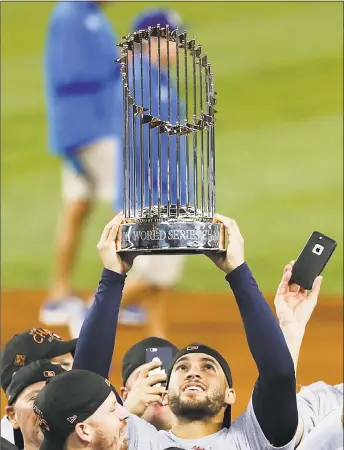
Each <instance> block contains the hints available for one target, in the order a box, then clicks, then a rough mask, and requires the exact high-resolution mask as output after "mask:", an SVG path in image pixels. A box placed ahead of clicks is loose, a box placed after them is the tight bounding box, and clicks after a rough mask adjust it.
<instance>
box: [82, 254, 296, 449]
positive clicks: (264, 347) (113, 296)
mask: <svg viewBox="0 0 344 450" xmlns="http://www.w3.org/2000/svg"><path fill="white" fill-rule="evenodd" d="M226 280H227V281H228V282H229V284H230V287H231V289H232V290H233V293H234V296H235V299H236V301H237V304H238V307H239V310H240V314H241V317H242V321H243V324H244V327H245V332H246V337H247V342H248V345H249V348H250V351H251V354H252V356H253V358H254V360H255V363H256V365H257V368H258V371H259V377H258V380H257V382H256V385H255V387H254V391H253V395H252V402H253V408H254V411H255V414H256V417H257V420H258V422H259V425H260V427H261V428H262V431H263V433H264V435H265V437H266V438H267V440H268V441H269V442H270V443H271V444H273V445H274V446H276V447H281V446H283V445H285V444H287V443H288V442H290V441H291V440H292V438H293V436H294V434H295V432H296V428H297V423H298V413H297V405H296V381H295V372H294V365H293V361H292V358H291V355H290V353H289V350H288V347H287V344H286V342H285V339H284V336H283V334H282V331H281V329H280V327H279V325H278V323H277V321H276V319H275V317H274V315H273V313H272V311H271V309H270V307H269V305H268V304H267V302H266V301H265V298H264V297H263V295H262V293H261V292H260V291H259V288H258V286H257V283H256V281H255V280H254V278H253V276H252V273H251V271H250V269H249V268H248V266H247V264H246V263H244V264H242V265H241V266H239V267H238V268H237V269H235V270H234V271H233V272H231V273H230V274H228V275H227V276H226ZM124 281H125V276H124V275H120V274H118V273H115V272H112V271H110V270H107V269H104V270H103V273H102V277H101V280H100V282H99V287H98V291H97V294H96V296H95V300H94V303H93V304H92V306H91V308H90V310H89V312H88V315H87V317H86V319H85V322H84V324H83V326H82V329H81V332H80V336H79V339H78V343H77V346H76V351H75V357H74V364H73V369H84V370H90V371H92V372H95V373H98V374H100V375H102V376H103V377H106V378H107V377H108V375H109V371H110V366H111V360H112V354H113V349H114V344H115V338H116V329H117V323H118V313H119V308H120V302H121V299H122V292H123V286H124ZM116 394H117V393H116ZM117 397H119V396H118V394H117Z"/></svg>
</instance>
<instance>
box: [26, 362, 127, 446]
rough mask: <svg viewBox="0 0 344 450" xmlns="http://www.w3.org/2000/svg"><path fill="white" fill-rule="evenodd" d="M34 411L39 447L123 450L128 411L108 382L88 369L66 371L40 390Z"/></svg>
mask: <svg viewBox="0 0 344 450" xmlns="http://www.w3.org/2000/svg"><path fill="white" fill-rule="evenodd" d="M33 410H34V412H35V415H36V420H37V422H38V423H39V425H40V428H41V430H42V432H43V434H44V440H43V443H42V445H41V447H40V449H41V450H55V449H56V450H61V449H66V450H68V449H74V450H78V449H82V448H83V449H85V448H86V447H87V448H88V449H90V450H91V449H94V450H95V449H98V450H110V449H111V450H126V449H127V444H126V440H127V439H126V436H125V428H126V425H127V423H126V419H127V417H128V413H127V411H126V410H125V408H124V407H123V406H121V405H120V404H119V403H118V402H117V400H116V396H115V394H114V393H113V392H112V390H111V386H110V382H109V381H108V380H107V379H106V378H103V377H101V376H100V375H97V374H95V373H93V372H88V371H87V370H77V369H75V370H72V371H70V372H66V373H65V374H62V375H60V376H58V377H56V378H55V379H52V380H50V382H49V383H47V385H46V386H45V387H44V389H42V391H41V392H40V393H39V394H38V396H37V398H36V399H35V402H34V406H33Z"/></svg>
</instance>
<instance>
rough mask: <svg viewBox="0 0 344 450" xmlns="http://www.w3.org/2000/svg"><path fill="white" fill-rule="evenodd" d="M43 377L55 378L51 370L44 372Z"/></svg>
mask: <svg viewBox="0 0 344 450" xmlns="http://www.w3.org/2000/svg"><path fill="white" fill-rule="evenodd" d="M43 375H44V376H45V378H50V377H54V376H55V372H54V371H53V370H46V371H45V372H44V373H43Z"/></svg>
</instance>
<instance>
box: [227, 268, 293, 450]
mask: <svg viewBox="0 0 344 450" xmlns="http://www.w3.org/2000/svg"><path fill="white" fill-rule="evenodd" d="M226 280H227V281H228V282H229V284H230V287H231V288H232V291H233V293H234V296H235V299H236V302H237V304H238V307H239V311H240V314H241V318H242V321H243V324H244V328H245V333H246V338H247V342H248V346H249V348H250V351H251V354H252V356H253V359H254V361H255V363H256V366H257V368H258V372H259V376H258V380H257V382H256V384H255V387H254V391H253V394H252V404H253V409H254V412H255V415H256V417H257V420H258V423H259V425H260V427H261V429H262V431H263V433H264V435H265V437H266V438H267V440H268V441H269V442H270V443H271V444H273V445H274V446H275V447H282V446H284V445H286V444H287V443H288V442H290V441H291V440H292V439H293V437H294V435H295V433H296V429H297V424H298V412H297V403H296V380H295V370H294V363H293V360H292V357H291V355H290V352H289V349H288V347H287V344H286V342H285V339H284V336H283V333H282V331H281V329H280V327H279V324H278V323H277V320H276V318H275V316H274V314H273V313H272V311H271V308H270V306H269V305H268V303H267V302H266V300H265V298H264V296H263V294H262V293H261V292H260V290H259V288H258V285H257V283H256V281H255V279H254V278H253V275H252V273H251V271H250V269H249V268H248V266H247V264H246V263H245V264H242V265H241V266H239V267H238V268H237V269H235V270H233V272H231V273H230V274H228V275H227V276H226Z"/></svg>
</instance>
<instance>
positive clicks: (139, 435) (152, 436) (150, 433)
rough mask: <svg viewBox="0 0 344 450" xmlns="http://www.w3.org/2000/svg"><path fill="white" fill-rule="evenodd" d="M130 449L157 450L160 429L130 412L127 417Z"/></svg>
mask: <svg viewBox="0 0 344 450" xmlns="http://www.w3.org/2000/svg"><path fill="white" fill-rule="evenodd" d="M127 424H128V426H127V433H126V434H127V436H128V450H155V449H156V448H157V446H156V444H157V439H158V431H157V429H156V428H155V427H153V425H151V424H150V423H148V422H146V421H145V420H143V419H140V418H139V417H137V416H135V415H134V414H130V416H129V417H128V419H127Z"/></svg>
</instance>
